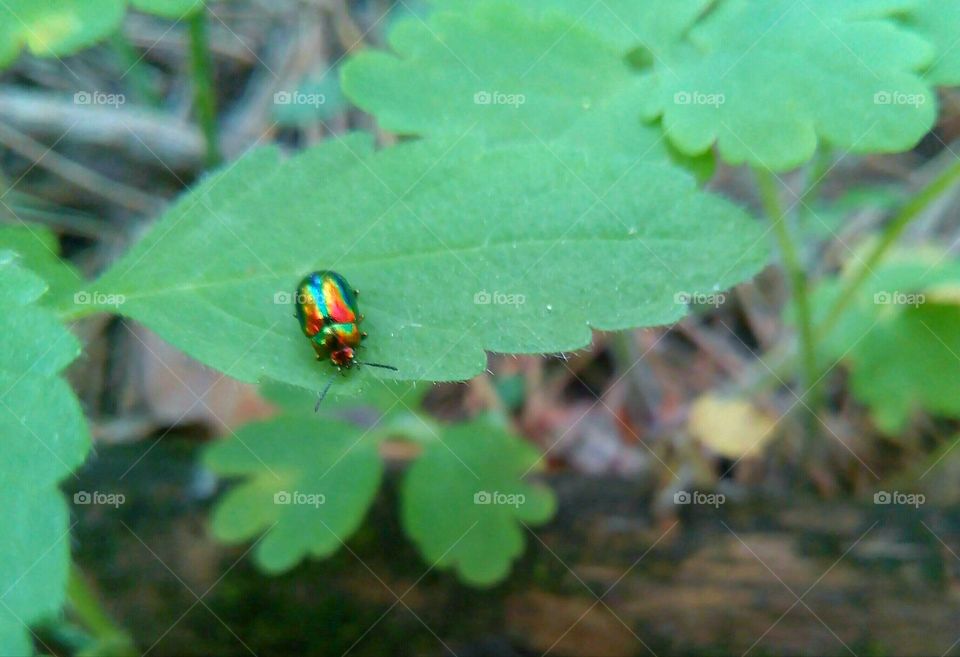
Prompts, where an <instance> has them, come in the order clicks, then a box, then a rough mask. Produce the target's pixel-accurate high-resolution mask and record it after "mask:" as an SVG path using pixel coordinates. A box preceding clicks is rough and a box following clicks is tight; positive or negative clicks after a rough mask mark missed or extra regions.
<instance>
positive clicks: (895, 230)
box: [817, 160, 960, 339]
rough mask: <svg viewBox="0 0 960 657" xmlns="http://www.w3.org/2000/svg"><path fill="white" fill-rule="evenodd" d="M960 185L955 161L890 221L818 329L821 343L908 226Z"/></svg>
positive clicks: (959, 173)
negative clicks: (955, 185)
mask: <svg viewBox="0 0 960 657" xmlns="http://www.w3.org/2000/svg"><path fill="white" fill-rule="evenodd" d="M958 181H960V160H957V161H954V163H953V164H951V165H950V166H949V167H947V168H946V169H945V170H944V171H943V172H942V173H941V174H940V175H939V176H937V177H936V178H935V179H934V180H933V181H932V182H931V183H930V184H929V185H927V186H926V187H924V188H923V189H922V190H921V191H920V193H918V194H917V195H915V196H914V197H913V198H911V199H910V201H909V202H908V203H907V204H906V205H905V206H903V209H902V210H900V212H899V213H898V214H897V216H896V217H894V218H893V221H891V222H890V223H889V224H887V226H886V228H885V229H884V231H883V234H882V235H881V236H880V240H879V241H878V242H877V243H876V244H875V245H874V247H873V249H871V251H870V253H869V255H867V257H866V259H865V260H864V261H863V264H862V265H861V266H860V267H859V268H858V269H857V270H856V272H855V273H854V274H853V275H851V276H850V278H849V279H848V282H847V284H846V285H845V286H844V288H843V290H842V291H841V292H840V295H839V297H838V298H837V301H836V302H834V304H833V306H831V307H830V309H829V310H828V311H827V314H826V319H825V320H824V321H823V323H822V324H821V325H820V326H818V327H817V337H818V338H820V339H822V338H824V337H826V336H827V335H829V334H830V331H832V330H833V329H834V328H835V327H836V325H837V322H839V321H840V318H841V317H842V316H843V313H844V311H845V310H846V309H847V307H848V306H849V305H850V304H851V303H852V302H853V300H854V298H856V296H857V293H858V292H859V291H860V288H861V287H862V286H863V283H864V282H865V281H866V280H867V277H868V276H869V275H870V273H871V272H872V271H873V269H874V268H875V267H876V266H877V264H878V263H879V262H880V261H881V260H883V258H884V256H885V255H886V254H887V252H888V251H889V250H890V248H891V247H892V246H893V245H894V244H895V243H896V242H897V240H898V239H899V238H900V236H901V235H903V232H904V231H905V230H906V229H907V227H908V226H910V224H911V223H913V221H914V220H915V219H917V218H918V217H920V216H921V215H922V214H923V212H924V210H926V209H927V208H928V207H929V206H930V205H931V204H932V203H933V202H934V201H936V200H937V199H939V198H940V197H941V196H942V195H943V194H944V193H945V192H947V191H948V190H949V189H950V188H951V187H953V185H954V184H956V183H957V182H958Z"/></svg>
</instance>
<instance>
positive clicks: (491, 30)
mask: <svg viewBox="0 0 960 657" xmlns="http://www.w3.org/2000/svg"><path fill="white" fill-rule="evenodd" d="M389 40H390V46H391V47H392V48H393V50H394V53H395V54H390V53H386V52H378V51H372V50H365V51H362V52H361V53H360V54H358V55H357V56H355V57H353V58H352V59H351V60H350V61H348V62H347V64H345V65H344V67H343V70H342V77H343V87H344V91H345V92H346V94H347V95H348V96H349V97H350V98H351V99H352V100H353V101H354V102H355V103H356V104H357V105H358V106H359V107H360V108H362V109H364V110H366V111H368V112H370V113H372V114H373V115H374V116H376V117H377V120H378V121H379V122H380V125H381V126H383V127H384V128H385V129H387V130H390V131H393V132H397V133H400V134H415V135H423V136H430V137H437V136H448V137H451V138H459V137H461V136H463V135H465V134H468V133H469V134H471V135H474V136H481V137H483V138H485V139H489V140H493V141H497V140H518V139H519V140H534V141H542V142H549V143H560V144H564V145H567V146H569V147H574V148H576V150H577V151H580V152H593V153H595V154H596V155H595V156H596V157H598V158H599V157H605V156H611V155H614V154H626V155H629V156H631V157H633V158H642V159H660V160H663V159H666V158H667V157H668V156H669V155H670V149H669V147H668V146H669V145H668V144H667V143H666V142H664V140H663V135H662V132H661V131H660V129H659V128H658V127H657V126H656V125H647V124H644V123H642V122H641V120H640V105H641V103H642V101H643V98H644V94H645V93H646V89H645V85H644V81H643V78H642V77H641V76H640V75H638V74H637V72H636V71H634V70H633V69H631V68H630V66H628V64H627V62H626V61H625V58H624V57H623V55H622V53H621V52H619V51H618V50H617V48H616V47H615V46H613V45H611V44H609V43H608V42H606V41H605V40H603V39H602V38H601V37H600V36H598V35H596V34H594V33H593V32H591V31H589V30H588V29H587V28H586V27H585V26H584V25H583V24H582V23H581V22H580V21H578V20H577V19H576V17H571V16H566V15H564V13H563V12H558V13H551V12H547V13H546V15H543V16H533V15H530V14H529V13H528V12H525V11H524V10H523V9H521V8H520V6H518V5H515V4H511V3H505V2H502V1H497V2H481V3H480V4H479V5H477V6H471V7H470V8H469V9H467V8H464V9H463V10H462V11H458V12H446V11H441V12H438V13H436V14H434V15H432V16H431V17H430V18H429V23H426V22H424V21H423V19H420V18H413V19H408V20H405V21H401V22H400V23H398V24H397V26H396V27H395V28H394V29H393V31H392V32H391V33H390V38H389ZM560 80H562V83H559V82H558V81H560Z"/></svg>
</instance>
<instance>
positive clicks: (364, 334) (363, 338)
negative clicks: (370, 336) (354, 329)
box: [360, 331, 367, 340]
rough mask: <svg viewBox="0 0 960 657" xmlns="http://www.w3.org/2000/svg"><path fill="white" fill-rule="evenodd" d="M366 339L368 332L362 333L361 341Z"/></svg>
mask: <svg viewBox="0 0 960 657" xmlns="http://www.w3.org/2000/svg"><path fill="white" fill-rule="evenodd" d="M366 338H367V332H366V331H363V332H362V333H360V339H361V340H365V339H366Z"/></svg>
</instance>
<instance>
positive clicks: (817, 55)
mask: <svg viewBox="0 0 960 657" xmlns="http://www.w3.org/2000/svg"><path fill="white" fill-rule="evenodd" d="M910 4H911V2H909V1H908V0H898V1H892V0H891V1H885V0H873V1H868V2H856V3H845V2H836V1H835V0H808V1H805V2H795V1H794V0H728V1H726V2H723V3H721V4H719V5H718V6H717V7H715V8H714V10H713V11H712V12H711V13H710V14H708V15H707V16H706V17H705V18H704V19H703V20H702V21H701V22H700V23H698V24H697V25H696V26H695V27H694V28H693V29H692V30H691V32H690V39H691V41H692V42H693V43H694V44H695V46H694V47H690V48H687V49H683V50H682V54H681V51H677V52H674V53H673V54H672V55H671V56H670V57H669V58H668V59H667V60H666V61H660V62H658V63H657V65H656V66H655V74H654V75H653V76H652V77H651V81H652V84H651V90H650V102H648V103H646V104H645V112H646V115H647V116H648V117H650V118H653V117H657V116H662V119H663V126H664V129H665V130H666V132H667V135H668V136H669V138H670V140H671V141H672V142H673V144H674V145H675V146H676V147H677V148H679V149H680V150H681V151H683V152H685V153H688V154H691V155H695V154H698V153H702V152H704V151H706V150H708V149H709V148H710V147H711V146H712V145H713V144H714V143H716V144H717V146H718V148H719V152H720V154H721V155H722V156H723V158H724V159H725V160H727V161H728V162H731V163H733V164H741V163H744V162H746V163H749V164H751V165H754V166H761V167H766V168H769V169H774V170H786V169H790V168H793V167H796V166H798V165H800V164H802V163H803V162H805V161H806V160H807V159H809V158H810V157H811V156H812V155H813V153H814V151H815V149H816V147H817V144H818V141H824V142H827V143H829V144H831V145H833V146H835V147H837V148H840V149H844V150H846V151H850V152H855V153H873V152H896V151H902V150H907V149H909V148H911V147H913V146H914V145H915V144H916V143H917V142H918V141H919V140H920V138H921V137H923V135H924V134H926V133H927V131H928V130H929V129H930V128H931V127H932V126H933V122H934V120H935V118H936V114H937V108H936V98H935V96H934V94H933V93H932V91H931V89H930V88H929V87H928V86H927V84H926V83H925V82H924V80H923V79H922V78H921V74H920V73H919V71H922V69H923V68H924V67H925V66H927V65H928V64H930V63H931V61H932V57H933V52H932V49H931V46H930V45H929V43H928V42H927V41H925V40H923V39H922V38H920V37H919V36H918V35H916V34H915V33H913V32H911V31H910V30H908V29H906V28H904V27H902V26H900V25H899V24H898V23H896V22H895V21H893V20H889V19H888V18H887V16H889V15H892V14H893V13H895V12H896V11H897V10H902V9H903V8H904V7H905V6H909V5H910Z"/></svg>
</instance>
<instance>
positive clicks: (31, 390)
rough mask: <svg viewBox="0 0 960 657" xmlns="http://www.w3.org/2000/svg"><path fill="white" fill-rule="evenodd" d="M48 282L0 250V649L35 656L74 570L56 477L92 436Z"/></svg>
mask: <svg viewBox="0 0 960 657" xmlns="http://www.w3.org/2000/svg"><path fill="white" fill-rule="evenodd" d="M44 290H45V285H44V283H43V281H42V280H40V279H39V278H37V277H36V276H35V275H34V274H32V273H30V272H29V271H27V270H26V269H23V268H22V267H21V266H20V265H19V264H18V263H17V260H16V257H15V256H14V254H12V253H11V252H10V251H5V252H0V305H2V307H3V309H4V312H3V313H0V334H2V335H3V340H2V341H0V453H2V454H3V459H4V468H2V469H0V499H3V500H7V501H8V503H6V504H4V505H3V506H2V508H0V526H2V527H3V528H4V531H3V532H2V535H0V601H2V603H3V604H2V605H0V653H2V654H5V655H8V654H9V655H22V654H32V653H33V649H32V641H31V639H30V634H29V630H28V626H29V625H30V624H31V623H35V622H37V621H39V620H40V619H41V618H43V617H44V616H48V615H50V614H53V613H56V611H57V610H58V609H59V608H60V606H61V604H62V603H63V600H64V590H65V587H66V582H67V572H68V568H69V545H70V539H69V528H68V523H67V520H68V518H67V509H66V505H65V503H64V500H63V498H62V496H61V495H60V493H59V492H58V491H57V490H56V485H57V482H58V481H60V480H61V479H62V478H63V477H64V476H65V475H67V474H68V473H69V472H70V471H71V470H73V469H74V468H76V467H77V466H78V465H79V464H80V463H81V462H82V461H83V458H84V456H85V455H86V453H87V450H88V449H89V438H88V435H87V430H86V426H85V424H84V421H83V415H82V413H81V411H80V407H79V404H78V403H77V400H76V398H75V397H74V396H73V393H72V392H71V391H70V388H69V387H68V386H67V384H66V382H65V381H64V380H63V379H62V378H61V377H60V376H59V373H60V371H61V370H62V369H63V368H64V367H65V366H66V365H67V364H68V363H69V362H70V361H71V360H73V359H74V358H75V357H76V355H77V353H78V352H79V345H78V344H77V342H76V340H75V339H74V338H73V336H72V335H70V333H69V332H68V331H67V330H66V329H65V328H64V327H63V326H62V325H60V324H59V323H58V322H57V321H56V318H55V317H54V315H53V314H52V313H51V312H50V311H48V310H45V309H42V308H40V307H38V306H36V305H34V302H35V301H36V300H37V299H38V298H39V297H40V295H42V294H43V292H44Z"/></svg>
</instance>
